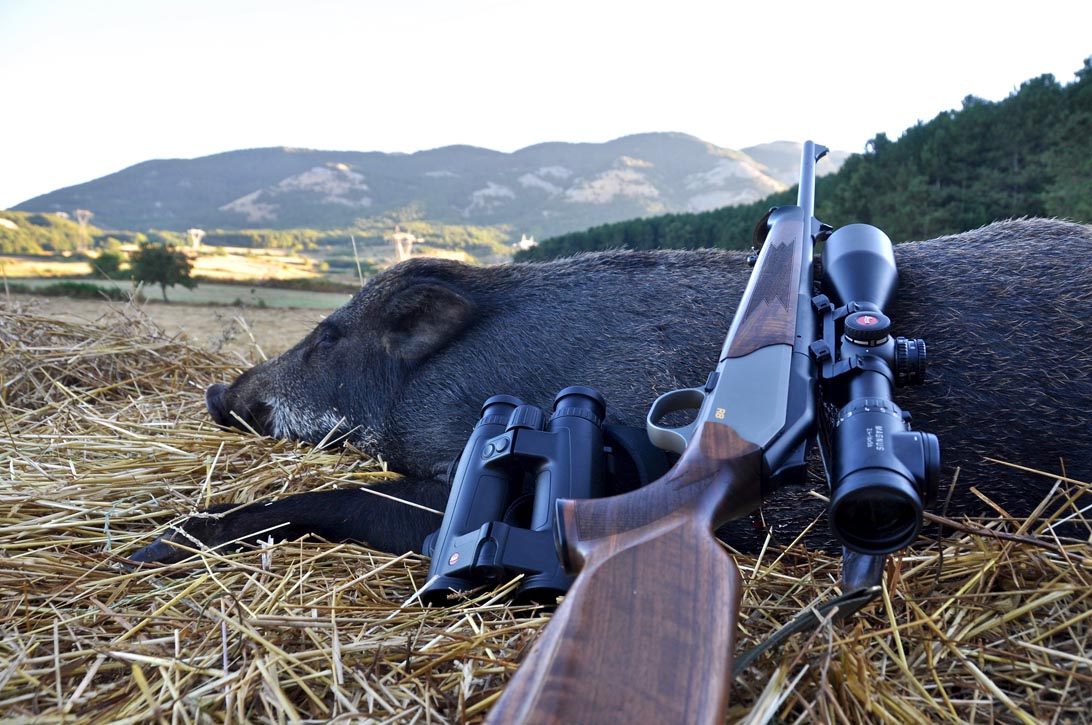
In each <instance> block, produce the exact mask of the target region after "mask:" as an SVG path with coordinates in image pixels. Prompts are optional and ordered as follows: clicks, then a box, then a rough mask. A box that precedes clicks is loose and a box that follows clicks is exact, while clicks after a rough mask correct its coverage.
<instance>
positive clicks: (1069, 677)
mask: <svg viewBox="0 0 1092 725" xmlns="http://www.w3.org/2000/svg"><path fill="white" fill-rule="evenodd" d="M3 305H4V303H0V348H2V369H0V375H2V381H0V382H2V388H0V405H2V411H3V415H2V424H3V425H2V429H0V432H2V435H3V445H2V447H0V471H2V473H0V476H2V477H3V481H2V483H0V500H2V504H0V717H2V718H3V719H4V721H5V722H34V723H50V722H171V723H176V722H177V723H191V722H193V723H206V722H240V723H242V722H329V721H351V722H400V723H401V722H464V721H469V722H477V721H479V720H480V719H481V718H482V717H483V716H484V713H485V712H487V711H488V708H489V706H490V705H491V703H492V702H493V700H494V699H495V697H496V696H497V694H498V692H499V690H500V688H501V687H502V686H503V685H504V682H505V681H506V679H507V678H508V677H509V676H510V675H511V673H512V672H513V671H514V668H515V667H516V663H517V662H518V660H519V659H520V657H521V655H522V653H523V652H524V651H525V648H526V647H527V646H528V645H529V644H530V643H531V641H532V640H533V638H534V634H535V632H536V631H537V629H538V628H539V627H541V626H542V625H543V623H544V622H545V621H546V617H545V616H542V615H538V614H532V615H531V616H516V613H515V612H513V611H512V610H511V609H509V608H508V607H507V605H506V598H505V591H504V590H503V589H502V590H500V591H494V592H490V591H485V592H478V593H477V595H476V596H475V597H474V598H473V599H471V600H464V601H462V602H460V603H457V604H456V605H454V606H451V607H449V608H445V609H423V608H421V607H419V606H417V605H416V604H415V603H414V598H413V595H414V592H415V590H416V588H417V587H418V586H420V585H421V584H422V583H423V581H424V580H425V577H426V573H427V566H426V561H425V560H424V559H423V558H422V557H419V556H416V555H403V556H391V555H388V554H381V553H377V552H374V551H369V550H367V549H365V548H362V547H358V546H346V545H334V544H325V543H312V542H287V543H282V544H276V545H271V546H269V547H267V548H265V549H264V550H261V551H249V552H242V553H235V554H227V555H221V554H214V553H207V554H205V555H203V556H202V557H200V558H198V559H196V560H195V561H193V562H191V563H184V564H181V565H176V566H174V567H171V568H168V569H160V570H157V571H154V572H150V571H139V572H133V571H130V570H128V569H127V568H126V567H125V566H124V565H123V561H122V557H124V556H126V555H127V554H130V553H131V552H133V551H134V549H135V548H136V547H137V546H139V545H141V544H143V543H147V542H148V541H149V540H150V539H151V537H152V536H153V535H154V533H155V532H157V531H162V530H163V527H165V526H166V525H167V524H168V523H169V522H171V521H177V520H179V518H180V517H182V516H184V515H185V514H186V513H188V512H192V511H194V510H195V508H197V507H201V506H204V505H206V504H207V503H208V502H210V501H219V500H230V501H253V500H259V499H268V498H270V497H275V496H281V495H284V494H286V493H289V492H295V491H303V490H313V489H319V488H325V487H334V486H366V485H367V484H368V483H369V482H370V481H376V480H379V479H381V478H385V477H388V476H390V475H393V474H390V473H386V472H383V471H382V470H381V468H380V467H378V466H377V465H376V464H375V462H373V461H370V460H368V459H366V458H365V457H364V456H362V455H360V454H359V453H357V452H355V451H327V452H321V451H316V450H314V449H312V448H309V447H306V446H299V445H293V444H288V443H283V442H274V441H270V440H266V439H258V438H256V437H253V436H248V435H242V434H235V433H231V432H226V431H222V430H219V429H217V428H215V427H214V426H212V425H211V424H210V423H209V422H207V420H206V416H205V415H204V411H203V405H202V390H203V388H204V387H205V386H206V385H207V384H209V383H211V382H213V381H216V380H222V379H225V378H227V377H229V376H230V375H231V374H232V373H233V372H234V371H235V369H234V368H232V366H231V365H230V364H229V363H228V362H227V359H226V358H221V357H219V356H217V355H215V354H212V353H208V352H203V351H200V350H198V349H196V348H193V347H190V346H188V345H186V344H184V343H183V342H181V341H179V340H178V339H174V338H171V337H169V336H166V335H164V334H163V333H162V332H160V331H159V330H158V329H157V328H155V327H154V326H153V325H151V324H150V323H149V322H148V321H147V320H146V318H142V317H141V316H139V315H138V314H137V313H136V312H135V311H133V310H132V308H125V307H119V308H117V309H116V310H115V313H114V314H113V316H112V317H110V318H108V319H105V320H103V321H101V322H100V323H99V324H98V325H91V324H89V323H79V322H62V321H57V320H54V319H50V318H45V317H39V316H36V315H35V314H34V313H33V312H32V311H28V310H27V309H26V308H24V307H22V306H20V305H18V304H12V303H7V305H6V306H3ZM1028 475H1029V476H1031V475H1034V474H1031V473H1029V474H1028ZM1081 485H1083V484H1077V483H1075V482H1060V483H1059V485H1058V486H1057V487H1056V491H1055V493H1054V495H1053V496H1052V498H1050V499H1049V500H1048V501H1045V502H1044V505H1043V507H1042V509H1041V511H1040V515H1039V516H1038V518H1037V519H1036V520H1034V521H1027V522H1020V521H1011V520H1005V519H1004V518H1002V517H1000V516H999V517H998V518H997V519H996V520H994V521H988V522H974V523H971V524H968V525H967V526H965V527H964V528H965V530H963V531H956V532H955V533H952V534H950V535H948V536H946V537H945V538H944V539H942V540H940V541H935V540H929V539H923V540H921V541H920V542H919V543H918V544H917V545H916V546H915V547H913V549H912V550H910V551H909V552H907V553H905V554H904V555H902V556H900V557H897V558H893V559H892V560H891V561H890V562H889V566H888V570H887V574H886V587H885V589H884V592H883V597H882V600H881V601H879V602H878V603H876V604H873V605H871V606H870V607H869V608H867V609H866V610H865V611H864V612H863V613H862V614H861V615H858V616H857V617H856V618H855V619H853V620H851V621H850V622H849V623H845V624H840V625H831V624H828V625H827V626H824V627H821V628H820V629H819V630H818V632H817V633H815V634H814V635H812V636H810V637H809V636H798V637H797V638H795V639H793V640H791V641H790V642H789V643H788V644H787V645H786V646H785V647H784V648H782V650H781V651H780V652H777V653H774V654H766V655H764V656H763V657H761V658H759V659H758V660H757V661H756V662H755V663H754V664H753V665H752V666H751V667H750V668H749V669H748V670H747V671H746V672H745V673H744V674H743V676H742V677H741V678H740V680H739V681H738V682H737V683H736V685H735V687H734V690H733V704H732V706H731V710H730V720H731V721H733V722H734V721H744V720H747V719H748V718H750V719H751V721H756V722H758V721H770V720H773V721H777V722H853V723H856V722H870V723H871V722H891V723H907V722H974V723H986V722H1082V721H1087V720H1088V717H1089V715H1088V713H1089V712H1092V640H1090V629H1092V608H1090V607H1089V599H1090V597H1092V587H1090V586H1089V580H1090V579H1092V566H1090V561H1092V547H1090V546H1089V545H1088V544H1063V543H1060V542H1058V541H1057V540H1055V539H1053V538H1052V537H1051V536H1050V535H1049V534H1048V533H1043V530H1044V527H1045V524H1046V522H1048V521H1051V520H1054V519H1057V518H1058V517H1061V516H1067V515H1070V514H1071V513H1073V512H1072V511H1070V510H1069V509H1070V507H1069V504H1068V500H1067V498H1066V497H1067V495H1069V494H1071V493H1072V492H1073V491H1074V490H1075V489H1076V488H1078V487H1079V486H1081ZM994 531H996V532H1007V534H1008V535H1006V536H1005V537H1000V536H999V535H997V534H995V533H994ZM739 562H740V565H741V569H742V570H743V572H744V576H745V579H746V581H747V587H746V591H745V593H744V602H743V620H742V621H741V623H740V626H741V641H742V646H744V647H746V646H750V645H752V644H754V643H755V642H756V641H758V640H761V639H762V638H764V637H766V636H767V635H769V634H770V633H771V632H773V631H774V630H776V629H777V627H778V626H779V625H780V624H782V623H784V622H786V621H787V620H789V619H790V618H791V617H792V616H793V615H794V614H796V613H797V612H798V611H800V610H801V609H802V608H804V607H807V606H809V605H812V604H815V603H817V602H818V601H820V600H822V599H823V598H824V597H826V596H827V595H829V594H830V593H832V592H833V591H834V590H835V588H836V582H837V578H838V562H837V560H836V559H832V558H830V557H828V556H826V555H822V554H815V553H809V552H806V551H803V550H799V549H797V548H789V549H787V550H785V549H782V550H774V549H773V548H771V549H769V550H767V551H766V552H764V553H763V554H762V555H761V556H758V557H753V556H744V557H739ZM709 606H711V607H712V606H718V604H717V603H716V602H710V603H709ZM612 674H614V675H615V676H618V675H620V674H623V673H612ZM695 676H700V673H695Z"/></svg>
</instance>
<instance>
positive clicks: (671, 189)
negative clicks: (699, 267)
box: [14, 133, 848, 237]
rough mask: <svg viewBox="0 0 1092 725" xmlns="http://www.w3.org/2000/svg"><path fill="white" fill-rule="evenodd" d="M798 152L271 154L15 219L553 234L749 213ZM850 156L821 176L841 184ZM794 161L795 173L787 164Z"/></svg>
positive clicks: (233, 156)
mask: <svg viewBox="0 0 1092 725" xmlns="http://www.w3.org/2000/svg"><path fill="white" fill-rule="evenodd" d="M799 156H800V145H799V144H793V143H788V142H778V143H772V144H765V145H761V146H755V147H752V148H748V149H745V150H744V151H736V150H732V149H725V148H720V147H717V146H714V145H712V144H709V143H706V142H704V141H702V140H700V139H697V138H695V137H693V136H688V135H685V134H681V133H647V134H637V135H633V136H625V137H622V138H619V139H615V140H613V141H608V142H606V143H543V144H538V145H535V146H529V147H527V148H524V149H520V150H518V151H515V152H513V153H502V152H499V151H491V150H489V149H482V148H476V147H472V146H447V147H444V148H438V149H432V150H429V151H419V152H417V153H412V154H401V153H381V152H360V151H316V150H310V149H292V148H265V149H249V150H242V151H230V152H227V153H221V154H215V155H213V156H204V157H201V158H196V159H167V160H155V161H146V162H143V163H140V164H137V165H135V166H131V167H129V168H127V169H124V170H122V171H119V172H117V173H115V174H110V175H109V176H104V177H102V178H99V179H95V180H93V181H89V182H86V183H84V184H79V185H76V186H70V187H67V188H64V189H58V190H57V191H53V192H50V193H48V194H43V195H42V196H38V197H35V198H33V199H30V200H28V201H25V202H22V203H21V204H19V205H17V206H16V207H14V209H15V210H16V211H32V212H53V211H66V212H71V211H72V210H73V209H77V208H79V209H88V210H91V211H92V212H94V214H95V223H96V224H97V225H98V226H100V227H103V228H115V229H131V230H144V229H170V230H185V229H188V228H190V227H201V228H207V229H212V228H216V229H246V228H256V227H260V228H272V229H287V228H297V227H304V228H313V229H337V228H347V227H353V226H355V225H358V224H359V223H360V222H361V220H368V219H376V218H394V219H401V220H405V221H409V220H413V219H422V220H429V221H435V222H441V223H446V224H465V225H476V226H493V225H505V226H507V227H509V229H510V230H511V233H512V234H515V235H519V234H521V233H525V234H528V235H536V236H539V237H547V236H551V235H556V234H561V233H564V232H569V231H573V230H577V229H584V228H587V227H590V226H594V225H597V224H604V223H608V222H613V221H619V220H622V219H632V218H635V217H647V216H651V215H656V214H665V213H672V212H695V211H705V210H708V209H713V208H717V207H721V206H725V205H730V204H739V203H747V202H753V201H755V200H758V199H762V198H764V197H766V196H768V195H769V194H770V193H772V192H776V191H780V190H783V189H785V188H787V187H788V186H790V185H792V184H793V183H795V181H796V174H797V171H796V168H795V167H796V164H797V163H798V160H799ZM847 156H848V154H845V153H842V152H835V153H832V154H831V157H832V158H831V159H830V160H829V161H827V162H824V164H823V171H824V172H825V173H832V172H834V171H836V170H837V169H838V168H839V167H840V166H841V164H842V162H843V161H844V160H845V158H846V157H847ZM794 158H795V159H796V161H795V162H794V161H793V160H792V159H794Z"/></svg>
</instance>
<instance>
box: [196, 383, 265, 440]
mask: <svg viewBox="0 0 1092 725" xmlns="http://www.w3.org/2000/svg"><path fill="white" fill-rule="evenodd" d="M241 402H242V401H240V400H239V398H238V396H232V395H231V388H230V387H228V386H227V385H224V384H223V383H214V384H213V385H210V386H209V387H208V389H207V390H206V391H205V407H206V408H208V411H209V415H210V416H211V417H212V420H213V422H214V423H216V425H219V426H223V427H224V428H237V429H238V430H249V431H253V432H255V433H257V434H259V435H265V434H266V433H267V432H268V431H269V416H270V409H269V406H268V405H266V404H265V403H262V402H260V401H255V402H250V403H247V404H241Z"/></svg>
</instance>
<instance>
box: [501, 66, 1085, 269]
mask: <svg viewBox="0 0 1092 725" xmlns="http://www.w3.org/2000/svg"><path fill="white" fill-rule="evenodd" d="M817 140H818V141H820V142H821V141H822V139H817ZM820 163H821V162H820ZM1090 188H1092V58H1087V59H1085V61H1084V67H1083V68H1081V70H1079V71H1077V73H1076V79H1075V80H1074V81H1072V82H1070V83H1068V84H1062V83H1059V82H1058V81H1057V80H1056V79H1055V78H1054V76H1053V75H1049V74H1047V75H1042V76H1039V77H1038V78H1033V79H1031V80H1028V81H1026V82H1024V83H1023V84H1021V85H1020V87H1019V88H1018V89H1016V90H1015V91H1014V92H1013V93H1012V94H1010V95H1009V96H1008V97H1007V98H1005V99H1004V100H1001V101H996V102H993V101H986V100H983V99H981V98H977V97H975V96H967V97H966V98H965V99H964V100H963V104H962V108H960V109H959V110H954V111H946V112H944V113H941V114H939V115H938V116H937V117H936V118H934V119H933V120H931V121H928V122H919V123H918V124H917V125H915V126H913V127H912V128H910V129H907V130H906V131H905V132H904V133H903V134H902V136H901V137H899V139H898V140H895V141H892V140H891V139H889V138H887V136H886V135H884V134H878V135H877V136H876V137H875V138H873V139H872V140H871V141H869V143H868V146H867V149H866V151H865V153H863V154H857V155H854V156H851V157H850V158H849V159H847V160H846V162H845V165H844V166H843V167H842V168H841V169H840V170H839V171H838V173H836V174H832V175H830V176H825V177H822V178H820V179H818V180H817V182H816V215H817V216H818V217H819V218H820V219H822V220H824V221H828V222H830V223H832V224H835V225H842V224H848V223H850V222H864V223H868V224H873V225H875V226H878V227H880V228H881V229H883V230H884V231H886V232H887V233H888V235H889V236H890V237H891V238H892V239H894V240H899V241H901V240H907V239H928V238H931V237H935V236H938V235H943V234H951V233H956V232H961V231H966V230H968V229H974V228H977V227H980V226H983V225H985V224H989V223H990V222H993V221H996V220H998V219H1007V218H1012V217H1023V216H1052V217H1062V218H1067V219H1072V220H1075V221H1083V222H1092V194H1090V193H1089V189H1090ZM794 203H796V189H795V188H794V189H791V190H789V191H786V192H783V193H780V194H774V195H772V196H770V197H768V198H766V199H763V200H762V201H759V202H756V203H753V204H748V205H742V206H734V207H726V208H723V209H717V210H713V211H709V212H703V213H699V214H668V215H665V216H658V217H651V218H647V219H635V220H632V221H626V222H619V223H615V224H605V225H602V226H598V227H593V228H591V229H588V230H586V231H583V232H573V233H570V234H564V235H561V236H557V237H553V238H551V239H546V240H543V241H542V242H541V243H540V244H539V245H538V246H537V247H534V248H532V249H529V250H526V251H522V252H519V253H518V254H517V255H516V259H517V261H530V260H543V259H552V258H555V257H560V256H566V255H569V254H574V253H576V252H583V251H592V250H598V249H613V248H628V249H653V248H682V249H687V248H696V247H722V248H728V249H745V248H747V247H749V246H750V239H751V235H752V231H753V228H754V225H755V222H756V221H757V220H758V219H759V218H760V217H761V216H762V215H763V214H764V213H765V212H766V210H767V209H769V208H770V207H771V206H778V205H781V204H794Z"/></svg>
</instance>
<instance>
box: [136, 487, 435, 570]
mask: <svg viewBox="0 0 1092 725" xmlns="http://www.w3.org/2000/svg"><path fill="white" fill-rule="evenodd" d="M388 497H389V498H388ZM395 499H397V500H395ZM446 501H447V491H446V486H445V484H444V482H443V481H442V480H439V479H436V480H428V481H421V482H410V481H405V480H401V481H395V482H392V483H385V484H377V485H375V486H371V487H369V489H339V490H336V491H311V492H308V493H300V494H296V495H294V496H287V497H285V498H282V499H279V500H277V501H271V502H269V503H255V504H249V505H246V506H239V505H238V504H219V505H217V506H213V507H211V508H209V509H207V510H206V511H202V512H201V515H199V516H195V517H192V518H190V519H188V520H187V521H185V522H183V523H182V524H181V525H180V526H178V527H176V528H172V530H170V531H168V532H167V533H165V534H163V535H162V536H160V537H159V538H158V539H156V540H155V541H154V542H152V543H151V544H149V545H147V546H145V547H143V548H142V549H140V550H139V551H137V552H136V553H135V554H133V555H132V556H131V557H129V559H130V560H131V561H134V562H138V563H146V562H147V563H150V562H158V563H162V564H170V563H174V562H176V561H182V560H183V559H186V558H188V557H189V556H191V554H190V553H189V552H188V551H186V550H185V549H182V548H179V547H178V546H176V545H175V544H181V545H183V546H186V547H188V548H191V549H194V548H200V547H201V546H202V545H203V546H205V547H208V548H220V547H230V548H237V547H242V546H257V545H258V541H259V540H261V541H265V540H267V539H268V538H269V537H272V538H273V539H274V540H277V541H280V540H293V539H298V538H300V537H303V536H315V537H318V538H321V539H325V540H326V541H331V542H352V543H358V544H364V545H367V546H370V547H372V548H375V549H379V550H381V551H387V552H392V553H402V552H406V551H420V550H421V546H422V544H423V542H424V539H425V537H426V536H427V535H428V534H429V533H431V532H432V531H434V530H436V529H437V528H438V527H439V526H440V522H441V518H442V517H441V516H440V515H437V514H435V513H432V512H431V511H427V510H425V509H422V508H420V506H424V507H427V508H430V509H433V510H436V511H443V509H444V506H445V504H446ZM406 502H410V503H406ZM413 504H417V505H413Z"/></svg>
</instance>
